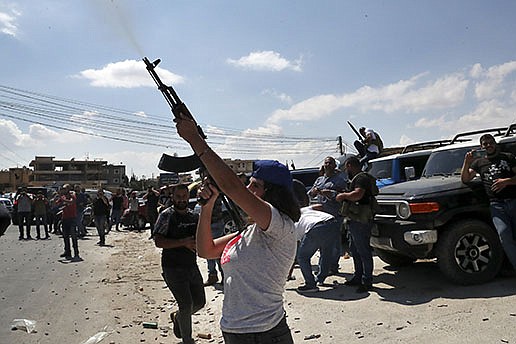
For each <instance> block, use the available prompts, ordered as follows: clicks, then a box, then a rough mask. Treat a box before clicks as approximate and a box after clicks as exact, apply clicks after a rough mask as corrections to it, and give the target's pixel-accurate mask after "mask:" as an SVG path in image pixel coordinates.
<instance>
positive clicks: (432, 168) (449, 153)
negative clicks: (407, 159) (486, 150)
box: [423, 147, 472, 177]
mask: <svg viewBox="0 0 516 344" xmlns="http://www.w3.org/2000/svg"><path fill="white" fill-rule="evenodd" d="M471 149H472V147H463V148H456V149H449V150H444V151H437V152H433V153H432V154H431V155H430V158H428V161H427V163H426V166H425V172H424V173H423V175H424V176H425V177H432V176H449V175H453V174H460V171H461V169H462V163H463V162H464V156H465V155H466V153H467V152H468V151H470V150H471Z"/></svg>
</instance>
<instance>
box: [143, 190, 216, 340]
mask: <svg viewBox="0 0 516 344" xmlns="http://www.w3.org/2000/svg"><path fill="white" fill-rule="evenodd" d="M188 198H189V192H188V188H187V186H186V185H184V184H180V185H177V186H175V187H174V190H173V192H172V203H173V205H172V206H171V207H169V208H167V209H165V210H164V211H162V212H161V213H160V214H159V216H158V220H157V221H156V225H155V227H154V233H153V235H154V242H155V244H156V246H157V247H159V248H162V249H163V251H162V254H161V267H162V270H163V278H164V280H165V282H166V283H167V286H168V288H169V289H170V291H171V292H172V294H173V295H174V298H175V299H176V301H177V305H178V307H179V310H178V311H176V312H173V313H172V314H171V315H170V317H171V318H172V321H173V325H174V335H175V336H176V337H178V338H183V343H185V344H188V343H194V340H193V338H192V314H194V313H195V312H197V311H198V310H200V309H201V308H202V307H204V304H205V303H206V295H205V294H204V285H203V280H202V276H201V273H200V271H199V267H198V266H197V254H196V251H195V232H196V229H197V222H198V219H199V217H198V215H196V214H194V213H193V212H192V211H191V210H190V209H189V208H188Z"/></svg>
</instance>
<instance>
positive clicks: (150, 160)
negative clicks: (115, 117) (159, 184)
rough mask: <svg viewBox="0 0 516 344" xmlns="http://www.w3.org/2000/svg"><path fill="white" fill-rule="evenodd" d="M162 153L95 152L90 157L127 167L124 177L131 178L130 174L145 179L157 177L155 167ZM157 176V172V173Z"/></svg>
mask: <svg viewBox="0 0 516 344" xmlns="http://www.w3.org/2000/svg"><path fill="white" fill-rule="evenodd" d="M161 154H162V153H158V152H137V153H136V152H134V151H130V150H127V151H119V152H116V153H103V152H95V153H93V155H92V156H98V157H102V159H104V160H106V161H109V162H110V163H112V164H118V163H122V164H123V165H125V166H126V167H127V170H126V171H125V173H126V175H127V176H129V177H131V173H134V174H135V175H136V176H138V177H141V176H142V175H145V176H146V177H147V178H150V177H151V174H152V173H154V177H155V178H156V177H157V174H156V172H150V171H159V170H158V168H157V166H158V163H159V159H160V158H161ZM157 173H158V174H159V172H157Z"/></svg>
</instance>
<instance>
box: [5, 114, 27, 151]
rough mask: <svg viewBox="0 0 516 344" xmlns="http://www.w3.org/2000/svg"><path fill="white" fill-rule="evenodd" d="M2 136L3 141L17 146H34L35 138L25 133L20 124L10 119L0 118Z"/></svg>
mask: <svg viewBox="0 0 516 344" xmlns="http://www.w3.org/2000/svg"><path fill="white" fill-rule="evenodd" d="M0 137H1V138H2V142H4V143H6V144H8V143H9V144H12V145H13V146H16V147H24V146H33V145H34V143H35V142H34V140H33V139H31V137H30V135H28V134H24V133H23V132H22V131H21V130H20V128H18V125H17V124H16V123H14V122H13V121H10V120H5V119H0Z"/></svg>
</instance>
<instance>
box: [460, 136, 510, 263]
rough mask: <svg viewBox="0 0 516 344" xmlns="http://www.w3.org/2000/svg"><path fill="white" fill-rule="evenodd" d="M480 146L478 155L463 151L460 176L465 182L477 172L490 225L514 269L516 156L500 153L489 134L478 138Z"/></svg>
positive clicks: (473, 152)
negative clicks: (481, 149) (487, 202)
mask: <svg viewBox="0 0 516 344" xmlns="http://www.w3.org/2000/svg"><path fill="white" fill-rule="evenodd" d="M480 146H481V147H482V148H483V149H484V150H485V153H482V156H480V157H478V158H475V156H474V155H475V153H476V152H475V151H471V152H468V153H466V156H465V158H464V164H463V166H462V171H461V179H462V182H463V183H467V182H469V181H471V180H472V179H473V178H474V177H475V175H476V174H477V173H479V174H480V178H481V179H482V182H483V183H484V189H485V190H486V193H487V196H488V197H489V209H490V211H491V218H492V219H493V224H494V226H495V228H496V231H497V232H498V236H499V237H500V242H501V243H502V246H503V249H504V251H505V254H506V255H507V258H509V261H510V262H511V264H512V266H513V267H514V268H515V269H516V158H515V157H514V155H513V154H511V153H505V152H501V151H500V147H499V146H498V145H497V144H496V141H495V139H494V137H493V136H492V135H490V134H485V135H482V137H480Z"/></svg>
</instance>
